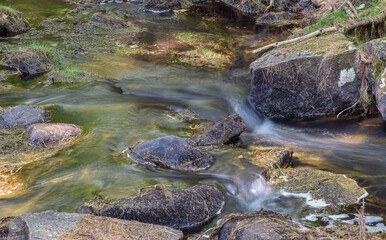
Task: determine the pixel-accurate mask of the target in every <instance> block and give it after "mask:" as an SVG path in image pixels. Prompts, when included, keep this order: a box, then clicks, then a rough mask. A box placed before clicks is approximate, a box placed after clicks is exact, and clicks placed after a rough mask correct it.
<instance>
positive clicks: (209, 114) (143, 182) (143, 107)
mask: <svg viewBox="0 0 386 240" xmlns="http://www.w3.org/2000/svg"><path fill="white" fill-rule="evenodd" d="M6 2H7V3H9V4H12V6H14V7H15V8H17V9H18V10H20V11H22V12H23V13H25V17H26V18H27V19H29V20H30V22H31V23H32V25H33V29H32V30H31V31H30V33H29V35H28V38H27V37H25V36H23V35H19V36H15V37H9V38H2V39H0V44H1V45H2V46H3V47H4V46H7V47H16V48H17V47H20V46H23V45H29V44H32V43H34V44H36V43H38V44H45V45H48V46H54V47H57V46H61V45H64V44H66V43H65V42H64V40H63V39H64V38H62V37H60V36H59V35H56V36H54V35H52V34H51V33H50V32H49V31H47V34H44V32H45V31H44V29H45V27H44V26H41V25H39V24H40V23H41V22H43V21H45V20H47V19H50V18H57V17H64V16H65V15H66V14H67V13H69V12H70V11H71V10H72V9H73V8H74V6H73V5H70V4H68V3H65V2H64V1H58V0H40V1H26V0H12V1H6ZM125 4H131V5H132V8H129V9H130V11H133V12H135V11H136V10H135V9H136V8H137V7H138V4H137V3H125ZM120 6H121V5H120V4H119V3H109V4H105V5H101V6H99V8H101V9H103V8H106V9H109V11H111V9H116V11H118V12H119V11H122V9H120ZM88 11H92V10H87V11H85V12H84V15H87V14H88V13H87V12H88ZM184 14H185V15H184ZM128 18H129V19H131V18H132V19H131V20H132V21H133V22H135V23H137V24H138V26H140V27H141V28H146V29H147V30H146V31H145V32H146V34H143V35H142V38H143V40H144V41H149V42H152V43H154V44H161V42H167V38H166V41H165V35H164V33H166V32H170V31H184V32H194V33H197V32H198V33H203V32H205V31H204V30H202V28H200V27H199V26H202V23H203V22H205V21H204V20H203V19H204V18H205V17H203V16H200V15H198V16H196V15H194V14H188V13H181V12H175V13H172V14H159V13H149V12H147V13H141V14H140V15H135V16H129V17H128ZM212 24H213V25H211V26H210V27H211V29H210V32H211V33H212V34H214V36H218V37H217V39H218V41H219V42H221V41H223V38H224V36H225V37H226V38H230V39H234V40H235V41H234V43H233V44H235V46H238V48H239V49H241V50H240V52H243V51H244V50H245V49H247V48H249V47H251V46H253V47H255V46H259V44H262V43H263V42H267V41H272V40H281V39H284V38H285V37H287V36H288V32H287V31H286V30H285V29H272V28H265V27H256V26H254V24H250V22H248V20H247V19H239V18H237V17H235V18H228V19H226V18H225V19H223V20H222V21H220V22H217V23H216V22H215V23H212ZM213 26H215V27H217V28H213ZM200 29H201V30H200ZM200 31H201V32H200ZM68 34H69V35H71V33H68ZM67 37H68V36H67ZM240 39H244V42H243V43H242V44H239V45H237V44H238V41H240ZM67 40H68V39H67ZM253 47H252V48H253ZM252 48H251V49H252ZM71 56H72V57H71V58H70V65H72V66H78V67H79V68H81V69H83V70H85V71H87V72H88V73H91V74H93V76H94V78H95V79H96V80H93V81H90V82H84V83H82V84H78V83H73V84H71V83H68V84H67V85H60V86H56V85H55V84H51V83H52V82H51V80H48V79H47V77H46V76H42V77H40V78H38V79H35V80H31V81H23V80H18V79H16V78H10V79H8V80H7V81H6V82H5V83H4V84H6V85H7V84H9V85H12V87H9V88H8V89H7V88H5V89H2V90H1V89H0V91H1V94H0V106H2V107H7V106H14V105H18V104H27V105H38V106H39V105H40V106H50V107H49V108H50V110H51V119H52V122H66V123H73V124H76V125H79V126H81V127H82V128H83V132H82V135H81V137H80V138H79V139H78V140H77V141H76V142H75V143H74V144H73V145H72V146H70V147H69V148H66V149H63V150H61V151H59V152H57V153H56V154H55V155H53V156H52V157H50V158H48V159H45V160H43V161H40V162H31V163H29V164H27V165H26V166H24V167H23V168H22V169H21V172H20V178H21V179H22V181H23V182H24V183H25V185H26V186H28V187H27V189H26V190H25V191H23V192H22V193H19V194H15V195H12V194H11V195H9V196H7V197H6V198H1V196H0V218H1V217H7V216H16V215H18V214H22V213H26V212H41V211H44V210H52V209H53V210H58V211H73V210H74V209H76V208H77V207H79V206H80V205H81V204H83V203H84V202H85V201H88V200H90V199H93V198H94V197H95V196H108V197H109V198H113V199H118V198H123V197H127V196H130V195H133V194H135V193H136V192H137V191H138V189H140V188H143V187H147V186H151V185H155V184H160V183H161V184H165V185H166V186H172V187H174V188H185V187H188V186H192V185H194V184H197V183H210V184H217V185H218V186H220V187H222V188H223V189H227V193H228V194H227V195H228V196H227V202H226V205H225V208H224V210H223V211H222V213H221V214H220V215H219V216H217V217H216V220H217V219H220V218H221V217H223V216H224V215H226V214H228V213H232V212H247V211H248V212H250V211H257V210H259V209H261V208H264V209H265V210H272V211H276V212H279V213H283V214H285V213H290V214H291V215H292V217H293V218H294V219H295V221H297V222H300V223H301V224H310V221H308V220H309V219H303V218H301V217H299V216H298V210H299V209H300V208H301V207H302V206H303V205H304V204H305V202H304V199H302V198H297V197H295V196H285V195H282V194H280V193H275V192H272V191H271V190H270V189H269V186H268V185H266V184H265V183H264V182H259V181H257V182H255V183H253V184H251V183H250V182H249V183H248V182H247V181H246V182H247V183H248V184H249V185H246V186H237V185H236V186H234V185H232V183H230V182H229V181H228V180H227V177H229V176H230V177H232V176H243V175H245V178H248V177H249V176H247V175H248V174H251V173H248V171H246V170H245V169H241V168H239V167H238V166H237V164H234V159H236V158H238V156H236V155H235V153H233V152H232V151H231V150H230V149H227V148H223V149H220V150H213V151H211V154H212V155H213V156H214V157H215V159H216V161H215V163H214V165H213V166H212V167H211V168H210V169H209V170H208V171H207V173H210V174H209V175H205V174H201V175H200V174H198V175H196V174H184V173H180V172H176V171H172V170H154V169H150V168H144V167H143V166H139V165H136V164H133V163H129V162H128V161H127V159H126V158H125V157H122V154H121V152H122V151H123V150H124V149H126V148H127V147H128V146H132V145H134V144H135V143H137V142H139V141H144V140H150V139H154V138H158V137H162V136H167V135H176V136H180V137H186V132H184V131H182V130H181V128H180V127H179V126H176V125H175V124H173V123H171V122H170V121H168V119H167V118H165V113H166V112H168V111H170V110H174V111H181V110H183V109H191V110H193V111H194V112H196V113H198V114H200V115H201V116H202V117H204V118H207V119H210V120H212V121H219V120H221V119H223V118H225V117H226V116H228V115H229V114H231V113H238V114H239V115H240V116H241V117H242V118H243V119H244V120H245V122H246V124H247V126H248V130H247V131H246V132H245V133H244V134H243V135H242V137H241V146H243V147H247V146H249V145H285V146H290V147H292V148H293V149H294V152H303V154H299V155H296V154H295V165H296V166H311V167H313V168H316V169H322V170H328V171H330V172H334V173H340V174H345V175H346V176H347V177H350V178H353V179H355V180H357V182H358V184H359V185H360V186H361V187H364V188H365V189H366V191H367V192H368V193H369V197H367V198H366V214H367V215H372V216H381V217H383V219H386V200H385V199H386V175H385V172H386V164H385V163H386V158H385V156H386V125H385V123H384V121H383V119H382V117H381V116H380V115H373V116H371V117H367V118H360V119H351V120H336V119H323V120H315V121H297V122H283V123H275V122H272V121H270V120H266V119H264V118H263V117H262V116H259V115H258V114H257V113H255V111H254V110H253V109H252V107H251V106H250V105H249V103H248V98H247V96H248V95H249V91H250V76H249V63H250V60H251V58H250V56H249V55H247V54H240V53H239V54H236V55H235V56H236V57H237V59H238V61H235V62H236V63H235V65H234V66H232V67H230V68H229V69H227V70H226V71H223V70H218V69H213V68H209V69H208V68H206V67H202V66H193V67H192V66H189V65H186V64H176V63H175V62H169V63H168V64H164V63H160V62H157V61H150V60H149V59H147V58H146V57H145V58H138V57H132V56H127V55H124V54H121V52H111V53H109V52H103V51H100V52H98V51H83V52H79V53H78V54H77V55H74V54H73V52H71ZM248 56H249V57H248ZM173 61H175V60H173ZM95 76H96V77H95ZM224 176H227V177H224ZM234 188H239V190H240V189H241V190H240V191H238V194H232V189H234ZM243 191H244V192H243ZM256 191H257V192H258V193H261V194H260V195H259V196H256V197H255V198H254V199H250V198H249V197H246V196H247V195H248V194H249V192H256ZM303 217H304V216H303ZM352 218H353V216H352V215H350V216H348V217H347V220H350V219H352ZM319 220H320V219H319ZM215 223H216V221H212V223H211V224H212V226H214V225H215ZM378 223H379V222H378ZM383 223H385V222H384V221H383Z"/></svg>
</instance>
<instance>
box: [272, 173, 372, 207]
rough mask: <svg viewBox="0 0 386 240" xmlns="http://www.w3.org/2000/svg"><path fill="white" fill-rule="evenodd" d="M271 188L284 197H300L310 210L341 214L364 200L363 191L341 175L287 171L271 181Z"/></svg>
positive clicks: (364, 194)
mask: <svg viewBox="0 0 386 240" xmlns="http://www.w3.org/2000/svg"><path fill="white" fill-rule="evenodd" d="M273 181H274V185H275V188H276V189H277V190H278V191H284V192H285V193H287V194H296V195H304V196H306V197H307V203H308V204H309V205H311V206H314V207H328V208H329V209H331V210H342V209H343V208H345V207H349V206H353V205H355V204H357V203H358V202H359V200H360V199H361V198H363V197H365V196H366V194H367V192H366V191H365V189H363V188H361V187H360V186H358V184H357V182H356V181H355V180H353V179H351V178H347V177H346V176H345V175H342V174H335V173H331V172H327V171H322V170H316V169H311V168H288V169H284V170H283V176H280V177H278V178H275V179H274V180H273Z"/></svg>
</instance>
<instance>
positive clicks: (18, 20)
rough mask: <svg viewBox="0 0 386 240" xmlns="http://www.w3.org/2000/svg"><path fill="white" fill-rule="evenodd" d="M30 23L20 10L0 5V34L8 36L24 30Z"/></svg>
mask: <svg viewBox="0 0 386 240" xmlns="http://www.w3.org/2000/svg"><path fill="white" fill-rule="evenodd" d="M29 28H30V24H29V23H28V21H27V20H26V19H24V18H23V16H22V15H21V13H20V12H18V11H16V10H15V9H12V8H10V7H5V6H0V36H2V37H4V36H10V35H16V34H19V33H23V32H26V31H27V30H28V29H29Z"/></svg>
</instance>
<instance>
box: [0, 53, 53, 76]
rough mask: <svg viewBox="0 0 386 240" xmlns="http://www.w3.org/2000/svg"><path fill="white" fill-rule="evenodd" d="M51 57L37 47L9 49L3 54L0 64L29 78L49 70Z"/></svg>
mask: <svg viewBox="0 0 386 240" xmlns="http://www.w3.org/2000/svg"><path fill="white" fill-rule="evenodd" d="M52 62H53V57H52V56H51V55H50V54H49V53H47V52H44V51H42V50H41V49H38V48H28V49H24V50H15V51H9V52H7V53H5V54H3V58H2V60H1V62H0V64H1V65H3V66H5V67H8V68H10V69H14V70H17V71H19V72H20V73H21V74H22V75H23V77H24V78H26V79H30V78H33V77H37V76H40V75H42V74H44V73H47V72H49V71H51V69H52Z"/></svg>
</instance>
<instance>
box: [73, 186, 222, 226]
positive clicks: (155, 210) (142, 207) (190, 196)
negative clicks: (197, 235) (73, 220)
mask: <svg viewBox="0 0 386 240" xmlns="http://www.w3.org/2000/svg"><path fill="white" fill-rule="evenodd" d="M224 203H225V197H224V195H223V193H222V192H221V191H219V190H218V189H217V188H215V187H212V186H206V185H196V186H193V187H190V188H187V189H184V190H179V189H165V188H164V186H160V185H157V187H156V188H155V189H151V190H147V191H144V192H141V193H139V194H137V195H136V196H134V197H131V198H127V199H121V200H117V201H112V202H108V201H107V202H106V201H95V202H91V203H88V204H85V205H84V206H82V207H80V208H79V209H78V211H79V212H81V213H90V214H94V215H99V216H107V217H113V218H120V219H127V220H136V221H140V222H145V223H153V224H160V225H165V226H169V227H173V228H177V229H190V228H195V227H199V226H201V225H202V224H204V223H206V222H207V221H209V220H210V219H211V218H212V217H214V216H216V215H217V214H219V212H220V211H221V209H222V207H223V206H224Z"/></svg>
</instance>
